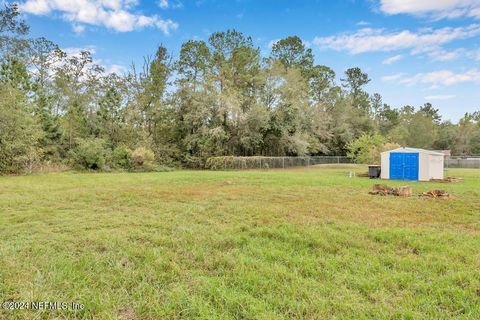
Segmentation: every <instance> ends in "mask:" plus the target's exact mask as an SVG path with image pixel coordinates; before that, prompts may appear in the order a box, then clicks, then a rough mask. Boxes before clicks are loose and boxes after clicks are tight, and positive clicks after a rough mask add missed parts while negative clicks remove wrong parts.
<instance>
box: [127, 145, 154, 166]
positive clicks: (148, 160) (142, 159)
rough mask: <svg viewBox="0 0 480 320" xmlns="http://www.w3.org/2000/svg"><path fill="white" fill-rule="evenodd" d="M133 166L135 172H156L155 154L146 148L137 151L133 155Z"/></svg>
mask: <svg viewBox="0 0 480 320" xmlns="http://www.w3.org/2000/svg"><path fill="white" fill-rule="evenodd" d="M132 166H133V169H135V170H141V171H154V170H155V169H156V165H155V154H154V153H153V151H152V150H150V149H147V148H144V147H140V148H137V149H135V151H133V153H132Z"/></svg>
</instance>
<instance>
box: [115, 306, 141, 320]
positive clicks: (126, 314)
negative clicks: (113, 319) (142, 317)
mask: <svg viewBox="0 0 480 320" xmlns="http://www.w3.org/2000/svg"><path fill="white" fill-rule="evenodd" d="M118 315H119V318H120V319H122V320H137V319H138V318H137V314H136V313H135V310H133V308H132V307H130V306H128V307H125V308H123V309H121V310H120V311H119V313H118Z"/></svg>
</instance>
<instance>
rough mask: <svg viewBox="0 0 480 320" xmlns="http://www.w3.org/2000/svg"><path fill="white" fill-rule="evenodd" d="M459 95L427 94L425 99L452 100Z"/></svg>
mask: <svg viewBox="0 0 480 320" xmlns="http://www.w3.org/2000/svg"><path fill="white" fill-rule="evenodd" d="M456 97H457V96H456V95H438V96H427V97H425V100H430V101H432V100H451V99H455V98H456Z"/></svg>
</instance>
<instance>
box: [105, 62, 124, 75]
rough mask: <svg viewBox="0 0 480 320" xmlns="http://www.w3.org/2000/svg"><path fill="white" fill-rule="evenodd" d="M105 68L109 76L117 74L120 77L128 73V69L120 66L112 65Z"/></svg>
mask: <svg viewBox="0 0 480 320" xmlns="http://www.w3.org/2000/svg"><path fill="white" fill-rule="evenodd" d="M103 67H104V68H105V73H107V74H111V73H115V74H118V75H122V74H126V73H127V68H126V67H125V66H122V65H119V64H111V65H108V66H103Z"/></svg>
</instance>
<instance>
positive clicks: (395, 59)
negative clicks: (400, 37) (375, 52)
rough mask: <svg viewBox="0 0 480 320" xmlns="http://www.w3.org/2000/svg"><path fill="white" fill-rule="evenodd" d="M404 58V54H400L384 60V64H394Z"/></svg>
mask: <svg viewBox="0 0 480 320" xmlns="http://www.w3.org/2000/svg"><path fill="white" fill-rule="evenodd" d="M402 59H403V55H401V54H399V55H396V56H393V57H390V58H387V59H385V60H383V61H382V63H383V64H392V63H395V62H398V61H400V60H402Z"/></svg>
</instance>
